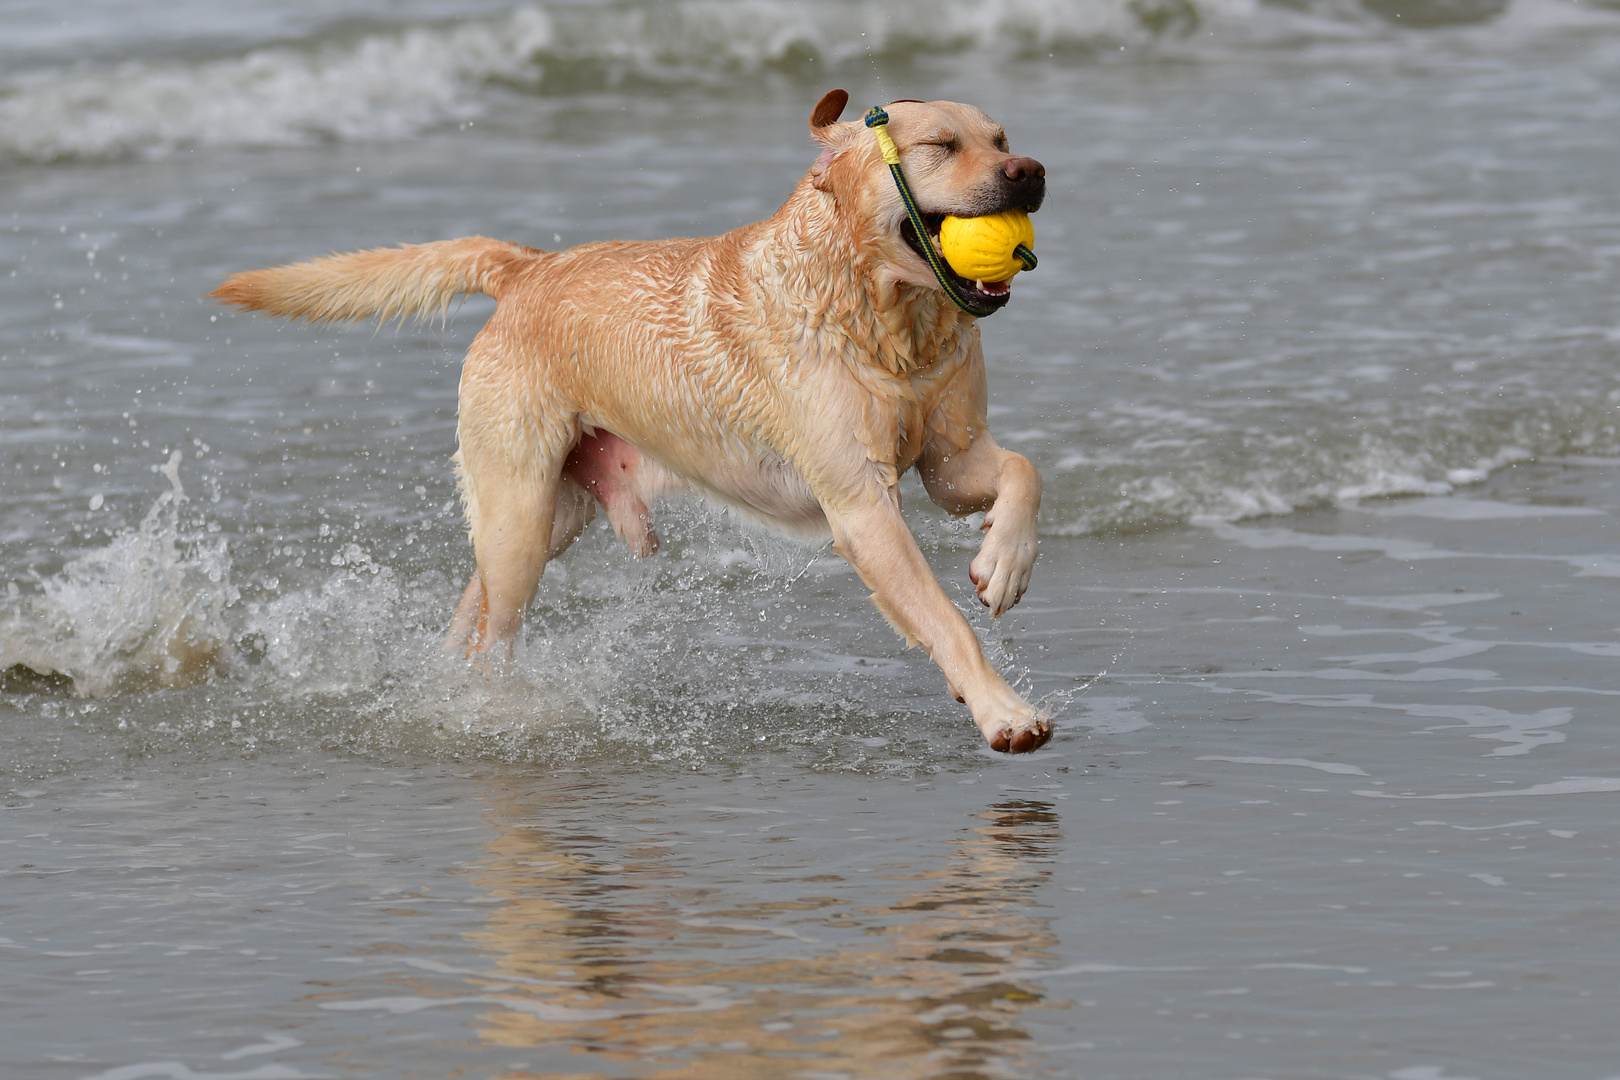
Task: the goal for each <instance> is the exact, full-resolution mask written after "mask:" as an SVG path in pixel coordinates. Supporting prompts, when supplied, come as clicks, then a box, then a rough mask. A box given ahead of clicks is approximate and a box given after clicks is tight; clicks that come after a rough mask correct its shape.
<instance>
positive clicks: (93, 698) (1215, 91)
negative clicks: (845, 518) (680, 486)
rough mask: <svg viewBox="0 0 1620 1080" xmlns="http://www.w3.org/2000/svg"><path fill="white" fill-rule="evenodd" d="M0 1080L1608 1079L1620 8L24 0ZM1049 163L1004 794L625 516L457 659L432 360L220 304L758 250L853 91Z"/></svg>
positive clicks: (808, 628)
mask: <svg viewBox="0 0 1620 1080" xmlns="http://www.w3.org/2000/svg"><path fill="white" fill-rule="evenodd" d="M0 29H3V31H4V32H3V33H0V282H3V287H0V421H3V422H0V495H3V502H0V792H3V795H4V799H3V808H0V882H3V884H0V950H3V952H0V955H3V956H4V958H5V960H6V962H7V967H6V974H5V985H6V988H7V989H6V992H5V993H4V994H0V1072H4V1074H5V1075H7V1076H13V1075H15V1076H27V1077H41V1078H58V1077H60V1078H64V1080H67V1078H90V1077H95V1078H100V1080H136V1078H144V1077H164V1078H174V1080H194V1078H216V1080H224V1078H237V1080H250V1078H252V1080H283V1078H288V1080H290V1078H302V1077H340V1076H360V1075H375V1076H388V1077H434V1078H437V1077H445V1076H476V1077H505V1078H512V1080H515V1078H520V1077H538V1076H555V1075H571V1074H578V1075H591V1076H646V1077H680V1076H702V1077H711V1076H728V1075H729V1076H749V1077H755V1076H802V1077H828V1076H853V1077H890V1076H893V1077H947V1076H949V1077H1002V1076H1014V1075H1016V1076H1052V1077H1071V1076H1072V1077H1096V1078H1121V1080H1138V1078H1143V1077H1154V1078H1157V1077H1189V1078H1192V1077H1197V1078H1203V1077H1219V1078H1232V1080H1241V1078H1281V1077H1324V1078H1352V1077H1354V1078H1359V1077H1382V1078H1392V1080H1462V1078H1466V1077H1473V1078H1479V1080H1514V1078H1522V1077H1538V1078H1571V1080H1574V1078H1579V1080H1599V1078H1604V1077H1613V1076H1620V1036H1617V1035H1616V1032H1615V1027H1614V1022H1613V987H1614V982H1615V974H1614V972H1615V970H1616V964H1617V962H1620V946H1617V945H1616V944H1615V939H1616V923H1617V918H1620V915H1617V907H1616V901H1615V897H1616V896H1617V895H1620V892H1617V887H1620V870H1617V867H1616V865H1615V849H1616V845H1617V843H1620V830H1617V827H1616V826H1615V824H1614V819H1615V816H1616V812H1617V810H1620V728H1617V724H1616V713H1617V709H1620V680H1617V679H1616V678H1615V675H1614V672H1615V660H1616V658H1617V656H1620V614H1617V607H1616V603H1615V601H1616V597H1617V595H1620V533H1617V531H1616V526H1615V521H1616V515H1617V514H1620V488H1617V487H1616V481H1617V480H1620V432H1617V427H1616V420H1617V416H1616V408H1617V404H1620V367H1617V364H1616V361H1617V360H1620V315H1617V310H1620V309H1617V308H1616V303H1615V297H1616V295H1617V293H1620V184H1617V183H1616V182H1615V177H1616V176H1620V140H1617V138H1616V132H1617V131H1620V10H1616V9H1615V8H1614V7H1613V6H1612V5H1610V6H1604V5H1602V4H1596V3H1591V2H1587V0H1580V2H1576V0H1511V2H1510V3H1503V2H1501V0H1364V2H1363V3H1353V2H1349V0H1304V2H1301V3H1288V4H1281V3H1277V4H1272V3H1255V2H1252V0H1153V2H1149V0H1132V2H1128V3H1122V2H1115V0H1076V2H1063V0H1044V2H1041V0H1029V2H1023V0H1019V2H1007V3H974V2H966V0H963V2H954V3H944V4H941V3H929V4H920V3H919V4H909V3H895V4H885V5H868V4H854V3H840V2H836V0H814V2H806V3H800V4H789V3H785V2H784V3H776V2H772V0H760V2H751V3H725V2H714V3H697V2H691V3H669V4H651V3H647V4H642V3H631V2H620V3H561V2H558V3H549V4H536V5H529V6H520V7H513V6H510V5H509V4H505V3H499V2H491V3H477V4H450V3H439V2H430V0H423V2H414V3H406V4H382V3H379V2H375V0H343V2H341V3H324V4H313V3H295V2H287V0H269V2H265V3H259V4H255V5H252V6H250V7H246V8H240V7H230V8H223V7H221V6H219V5H215V4H201V3H180V4H166V5H162V6H161V8H152V7H149V6H147V7H140V6H130V5H124V4H111V3H95V4H81V5H77V6H76V7H75V9H74V11H73V12H72V14H71V15H64V14H63V12H62V9H61V8H60V6H59V5H51V4H43V3H28V2H21V0H14V2H12V3H9V4H6V5H4V6H3V7H0ZM833 86H844V87H847V88H849V89H850V91H851V93H852V95H853V104H852V106H851V115H853V112H854V109H855V108H856V107H857V106H864V105H865V104H867V103H869V102H881V101H886V100H889V99H892V98H896V97H917V98H933V97H948V98H953V99H958V100H964V101H970V102H973V103H975V104H978V105H980V106H982V107H984V108H985V109H986V110H987V111H989V112H990V113H991V114H992V115H994V116H996V117H997V118H998V119H1000V120H1001V121H1003V122H1004V123H1005V124H1006V126H1007V128H1008V131H1009V134H1010V137H1011V140H1012V144H1013V146H1014V148H1015V150H1016V151H1017V152H1019V153H1025V154H1030V155H1032V156H1035V157H1037V158H1039V159H1040V160H1041V161H1043V162H1044V163H1045V165H1046V167H1047V171H1048V176H1049V179H1050V184H1051V190H1050V194H1049V198H1048V199H1047V202H1046V205H1045V207H1044V208H1043V209H1042V210H1041V212H1040V214H1039V215H1038V216H1037V217H1036V219H1035V220H1036V228H1037V250H1038V251H1039V253H1040V256H1041V265H1040V268H1039V269H1038V270H1037V271H1036V272H1034V273H1030V274H1026V275H1021V276H1020V278H1019V279H1018V281H1017V282H1016V284H1015V288H1014V297H1013V300H1012V303H1011V305H1010V307H1009V308H1008V309H1007V310H1006V311H1005V312H1004V313H1002V314H999V315H997V316H996V317H994V318H992V319H989V320H986V322H985V323H984V339H985V348H986V353H987V358H988V367H989V372H990V386H991V420H992V423H993V425H994V428H995V430H996V432H997V436H998V438H999V439H1000V440H1001V441H1002V442H1003V443H1004V444H1005V445H1007V446H1010V447H1012V448H1015V449H1017V450H1019V451H1020V452H1022V453H1025V454H1027V455H1028V456H1029V457H1030V458H1031V459H1032V460H1034V461H1035V463H1036V464H1037V465H1038V466H1039V467H1040V468H1041V470H1042V472H1043V474H1044V476H1045V478H1046V489H1045V499H1044V503H1043V507H1042V553H1041V559H1040V562H1039V564H1038V565H1037V568H1036V575H1035V580H1034V583H1033V586H1032V589H1031V591H1030V593H1029V595H1027V596H1026V597H1025V599H1024V602H1023V603H1022V604H1021V605H1020V606H1019V607H1018V608H1017V609H1016V610H1015V611H1014V612H1013V613H1011V614H1009V615H1008V616H1006V617H1004V618H1003V619H1001V620H999V621H997V620H993V619H991V618H989V617H988V616H987V615H986V614H984V613H983V612H982V610H980V609H978V607H977V605H976V604H975V602H974V600H973V596H972V590H971V585H970V584H969V583H968V581H967V574H966V570H967V564H968V562H969V561H970V560H971V558H972V553H973V551H974V550H975V548H976V544H977V541H978V538H979V532H978V530H977V528H976V522H975V521H974V520H973V519H969V520H967V521H962V522H958V521H954V520H952V519H950V518H948V517H947V516H946V515H944V514H942V513H940V512H939V511H937V510H935V509H934V508H932V507H931V506H929V504H928V503H927V500H926V497H925V495H924V493H923V491H922V489H921V487H920V485H917V484H915V482H914V481H908V482H907V485H906V487H905V498H906V512H907V515H908V518H909V519H910V521H911V523H912V526H913V529H914V530H915V531H916V533H917V534H918V537H919V540H920V542H921V543H922V545H923V547H924V550H925V551H926V553H927V555H928V557H929V559H930V561H931V562H932V563H933V565H934V567H935V569H936V571H937V572H938V574H939V575H940V577H941V579H942V581H943V582H944V583H945V586H946V588H947V590H948V591H949V592H950V594H951V595H952V596H953V598H954V599H955V600H956V602H957V603H958V604H959V606H961V607H962V608H963V610H964V611H965V612H967V613H968V614H969V617H970V618H971V619H972V620H973V624H974V626H975V628H976V630H977V631H978V633H979V634H980V636H981V639H982V640H983V641H984V643H985V645H986V648H987V650H988V651H989V652H990V654H991V655H992V657H993V659H994V660H995V661H996V662H997V663H998V664H999V665H1000V666H1001V667H1002V668H1003V669H1004V670H1006V671H1007V672H1008V673H1009V674H1010V675H1011V676H1012V677H1014V678H1015V679H1016V680H1017V681H1018V684H1019V686H1020V687H1021V688H1022V689H1023V690H1024V691H1025V692H1026V693H1027V694H1028V695H1030V696H1031V697H1032V698H1035V699H1040V700H1042V701H1044V702H1045V703H1046V704H1047V706H1048V707H1050V708H1051V709H1052V710H1053V711H1054V712H1055V713H1056V714H1057V717H1058V720H1057V734H1056V736H1055V737H1054V739H1053V741H1052V743H1051V744H1050V745H1049V746H1048V747H1047V748H1045V749H1043V750H1042V751H1040V752H1039V753H1038V754H1036V755H1034V756H1032V757H1028V758H1016V759H1011V758H1005V757H1001V756H998V755H995V754H992V753H990V752H989V751H988V750H986V749H985V748H984V747H983V745H982V741H981V740H980V739H979V737H978V735H977V733H976V731H975V730H974V729H973V727H972V726H971V724H970V722H969V721H968V718H967V715H966V713H965V710H963V709H962V708H961V707H960V706H958V705H956V704H955V703H954V702H952V701H951V700H950V699H949V698H948V697H947V696H946V694H945V692H944V688H943V685H942V680H941V678H940V676H939V674H938V673H937V671H936V670H935V669H934V668H933V666H932V665H931V663H930V662H929V661H928V659H927V657H926V656H924V655H922V654H921V653H920V652H917V651H911V652H908V651H905V650H904V649H903V648H902V645H901V643H900V642H899V641H898V640H897V639H896V638H895V637H894V636H893V634H892V632H891V631H890V630H889V629H888V628H887V626H886V625H885V624H884V623H883V621H882V619H881V617H879V616H878V614H877V613H876V612H875V611H874V610H873V609H872V608H871V606H870V604H869V603H868V602H867V599H866V596H865V590H864V589H863V588H862V587H861V585H860V582H859V581H858V579H857V578H856V577H855V575H854V574H853V573H852V572H851V571H850V570H849V569H848V568H847V567H846V566H844V565H843V564H842V563H841V562H840V561H839V560H838V559H837V558H836V556H834V555H833V554H832V553H831V552H830V550H828V549H827V548H825V547H815V546H803V545H798V544H794V543H789V542H786V541H781V540H777V539H774V538H772V537H769V536H765V535H762V534H760V533H758V532H756V531H753V530H751V529H750V528H748V527H746V526H744V525H742V524H740V523H738V522H737V521H735V520H734V519H732V518H730V517H729V516H728V515H726V514H724V513H722V512H719V511H717V510H714V509H713V508H710V507H706V506H704V505H702V504H697V503H675V504H669V505H666V506H665V507H663V508H661V510H660V512H659V514H660V517H659V526H660V529H661V532H662V535H663V538H664V541H665V543H664V547H663V550H662V551H661V553H660V554H659V555H658V556H657V557H656V558H653V559H650V560H646V561H642V562H636V561H635V560H633V559H632V558H631V557H630V556H629V555H628V553H627V552H626V551H625V550H624V548H623V546H622V544H620V543H618V542H617V541H616V540H615V539H614V538H613V537H612V535H611V533H610V532H608V530H607V529H606V526H605V525H604V524H603V523H601V522H598V523H597V524H596V525H595V526H593V527H592V529H591V530H590V531H588V532H587V534H586V536H585V537H584V538H583V539H582V540H581V541H580V542H579V544H577V545H576V547H575V548H574V549H573V550H571V551H570V552H569V553H568V554H567V555H565V556H564V557H563V558H562V559H560V560H559V561H557V562H556V563H554V564H553V565H551V566H550V567H548V569H547V574H546V579H545V581H544V583H543V585H542V588H541V592H540V595H539V597H538V599H537V600H536V603H535V606H534V609H533V611H532V613H531V617H530V621H529V625H528V629H527V631H526V636H525V639H524V641H523V646H522V649H521V653H520V656H519V658H518V660H517V662H516V663H515V664H513V665H512V666H511V668H510V669H508V670H502V671H499V672H495V673H487V672H482V671H478V670H474V669H469V668H468V667H466V666H465V665H463V664H460V663H457V662H452V661H448V660H446V659H444V658H443V657H442V656H441V655H440V653H439V650H438V642H439V640H440V638H441V636H442V633H443V630H444V628H445V625H446V623H447V621H448V615H449V612H450V610H451V609H452V607H453V606H454V603H455V600H456V598H457V596H458V595H459V592H460V589H461V587H462V586H463V585H464V583H465V580H466V578H467V576H468V574H469V573H470V571H471V567H472V558H471V552H470V550H469V548H468V545H467V543H466V538H465V531H464V526H463V522H462V517H461V511H460V506H459V503H458V501H457V497H456V493H455V489H454V485H453V482H452V479H451V475H450V468H449V465H448V458H449V455H450V454H451V453H452V452H453V451H454V423H455V387H456V381H457V377H458V366H459V362H460V357H461V354H462V352H463V351H464V349H465V347H466V344H467V342H468V341H469V340H470V339H471V336H472V335H473V334H474V333H475V332H476V330H477V328H478V326H479V325H480V324H481V322H482V321H483V319H484V318H486V317H487V315H488V312H489V311H490V310H491V308H490V305H489V302H488V301H486V300H483V299H478V298H475V299H472V300H468V301H467V302H466V303H465V304H463V305H461V306H460V307H459V308H458V309H457V310H456V311H454V312H453V313H452V314H451V316H450V318H449V319H448V320H447V321H445V322H443V323H433V324H422V325H410V324H407V325H405V326H403V327H398V328H396V327H393V326H388V327H383V328H381V329H377V328H371V327H367V328H361V329H357V330H341V329H332V328H322V329H318V330H309V329H305V328H301V327H288V326H283V325H279V324H277V323H275V322H271V321H268V320H264V319H259V318H253V317H248V316H243V315H237V314H233V313H230V312H227V311H223V310H221V309H219V308H217V307H216V306H214V305H213V304H212V303H210V302H208V301H206V300H205V299H203V297H204V296H205V294H206V293H207V292H208V291H209V290H210V289H211V288H213V287H214V286H215V285H216V284H217V283H218V282H219V281H220V280H221V279H222V278H223V277H224V276H225V275H226V274H229V273H231V272H233V271H236V270H242V269H248V268H253V267H260V266H267V265H272V264H275V263H279V262H284V261H288V260H293V259H301V258H307V257H310V256H315V255H320V254H324V253H327V252H329V251H334V250H339V251H341V250H351V249H357V248H364V247H374V246H384V245H391V244H395V243H399V242H408V241H409V242H416V241H426V240H436V239H445V238H450V237H455V236H462V235H469V234H475V233H477V234H484V235H489V236H497V237H501V238H505V239H511V240H514V241H518V242H522V243H529V244H536V245H539V246H543V247H547V248H558V247H565V246H569V245H573V244H578V243H583V242H587V241H592V240H599V239H609V238H652V237H663V236H675V235H706V234H711V233H715V232H719V231H723V230H725V229H728V228H731V227H733V226H735V225H738V224H741V223H745V222H748V221H753V220H757V219H758V218H761V217H763V216H765V215H768V214H769V213H770V212H771V211H772V210H773V209H775V207H776V206H777V205H779V204H780V202H781V200H782V199H783V198H784V197H785V196H786V194H787V192H788V191H789V190H790V189H791V187H792V185H793V184H794V182H795V181H796V179H797V178H798V177H799V176H801V175H802V174H803V172H804V170H805V169H806V168H807V167H808V165H809V163H810V161H811V160H812V159H813V157H814V153H815V147H814V146H813V145H812V144H811V143H810V142H809V140H808V138H807V134H806V131H805V124H806V121H807V118H808V115H809V112H810V109H811V108H812V106H813V105H814V103H815V101H816V99H817V98H818V97H819V96H820V95H821V93H823V92H824V91H825V90H826V89H829V88H831V87H833Z"/></svg>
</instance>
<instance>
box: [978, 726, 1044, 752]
mask: <svg viewBox="0 0 1620 1080" xmlns="http://www.w3.org/2000/svg"><path fill="white" fill-rule="evenodd" d="M1051 738H1052V722H1051V721H1050V720H1037V721H1035V723H1033V724H1031V725H1030V726H1029V727H1026V728H1019V729H1018V730H1017V731H1014V730H1013V729H1012V728H1002V729H1001V730H1000V731H998V732H996V734H995V736H994V737H993V738H992V739H991V740H990V749H992V750H995V751H997V752H999V753H1003V754H1027V753H1029V752H1030V751H1032V750H1039V749H1040V748H1041V747H1043V746H1045V745H1046V744H1047V741H1048V740H1050V739H1051Z"/></svg>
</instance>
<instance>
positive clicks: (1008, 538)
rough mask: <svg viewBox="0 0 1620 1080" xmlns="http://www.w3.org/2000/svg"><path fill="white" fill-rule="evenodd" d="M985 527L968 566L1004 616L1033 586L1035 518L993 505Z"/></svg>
mask: <svg viewBox="0 0 1620 1080" xmlns="http://www.w3.org/2000/svg"><path fill="white" fill-rule="evenodd" d="M981 527H982V528H983V529H984V530H985V535H984V542H983V543H981V544H980V545H979V554H978V555H977V556H975V557H974V559H973V562H972V563H971V564H970V565H969V566H968V577H970V578H972V579H973V584H974V585H975V586H976V587H977V588H978V591H979V602H980V603H981V604H983V605H984V606H985V607H987V608H989V609H990V613H991V614H992V615H997V616H1000V615H1003V614H1005V613H1006V612H1008V611H1010V610H1011V609H1012V606H1013V605H1014V604H1016V603H1018V601H1019V600H1021V599H1023V596H1024V590H1025V589H1027V588H1029V578H1030V574H1031V573H1032V572H1033V571H1034V569H1035V556H1036V554H1037V552H1038V550H1039V545H1038V543H1037V541H1036V538H1035V521H1034V519H1033V518H1031V517H1029V516H1028V515H1026V514H1018V513H1013V514H1009V515H1008V516H1007V517H1006V518H998V517H997V515H996V508H994V507H992V508H991V509H990V510H989V512H987V513H986V514H985V515H984V525H983V526H981ZM1041 741H1042V742H1044V741H1045V740H1044V739H1043V740H1041ZM1037 745H1039V744H1037ZM1031 749H1033V747H1032V748H1031Z"/></svg>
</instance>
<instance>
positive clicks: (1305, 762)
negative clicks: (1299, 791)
mask: <svg viewBox="0 0 1620 1080" xmlns="http://www.w3.org/2000/svg"><path fill="white" fill-rule="evenodd" d="M1198 760H1199V761H1226V762H1230V763H1232V764H1233V765H1294V766H1297V767H1299V768H1302V769H1315V770H1317V771H1318V772H1325V773H1335V774H1338V775H1340V776H1366V775H1367V770H1365V769H1363V768H1361V767H1360V766H1358V765H1346V764H1344V763H1342V762H1338V761H1311V760H1310V759H1308V758H1273V757H1226V756H1224V755H1221V754H1205V755H1204V756H1202V757H1200V758H1199V759H1198Z"/></svg>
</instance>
